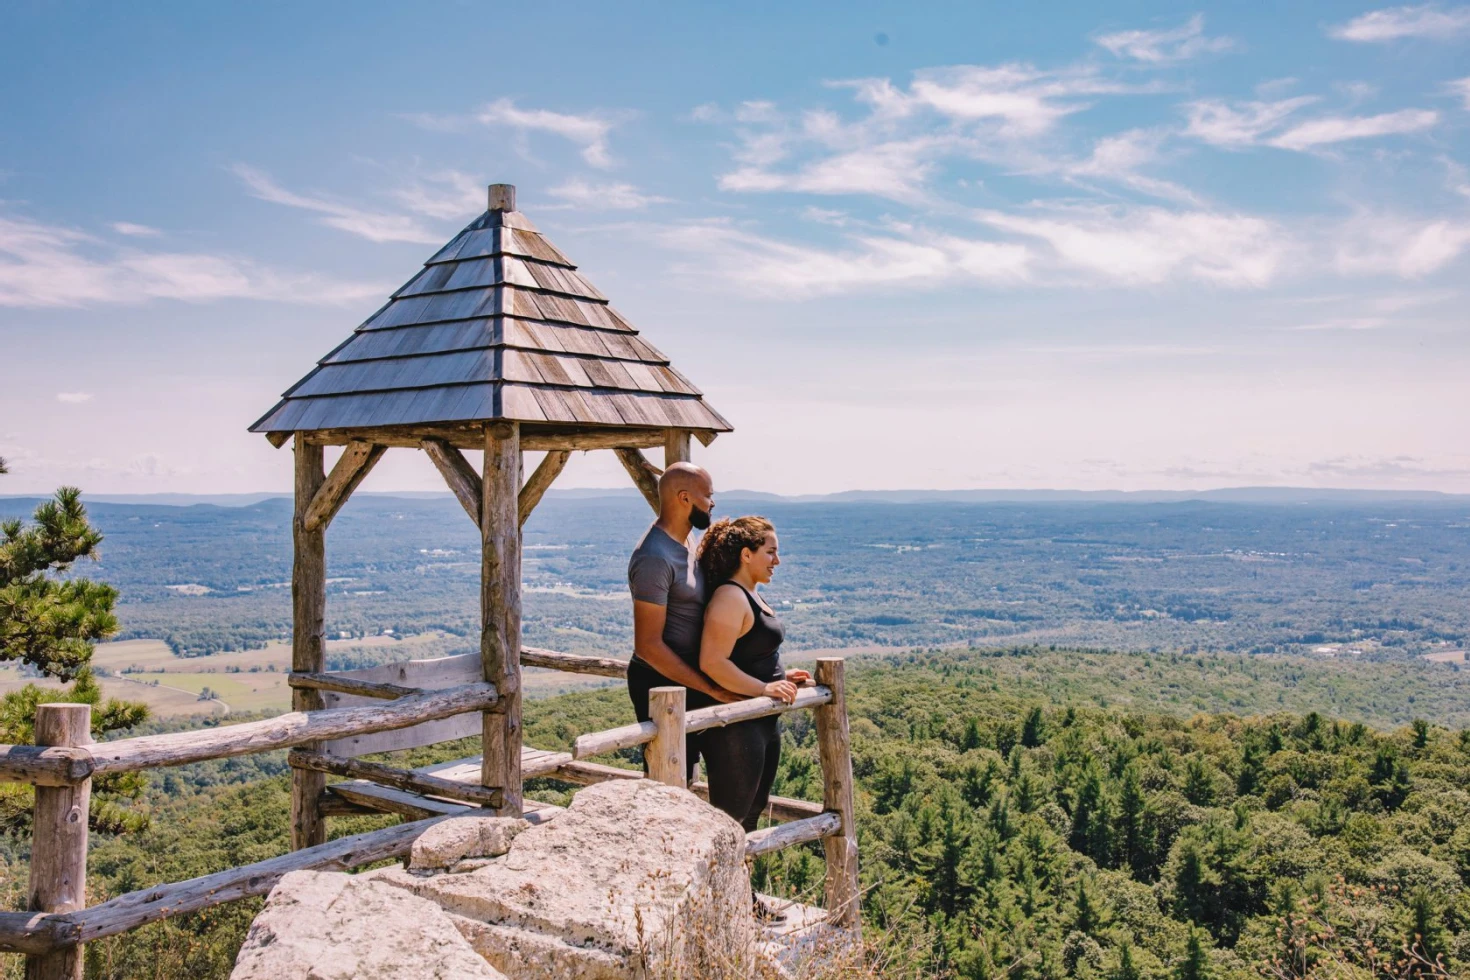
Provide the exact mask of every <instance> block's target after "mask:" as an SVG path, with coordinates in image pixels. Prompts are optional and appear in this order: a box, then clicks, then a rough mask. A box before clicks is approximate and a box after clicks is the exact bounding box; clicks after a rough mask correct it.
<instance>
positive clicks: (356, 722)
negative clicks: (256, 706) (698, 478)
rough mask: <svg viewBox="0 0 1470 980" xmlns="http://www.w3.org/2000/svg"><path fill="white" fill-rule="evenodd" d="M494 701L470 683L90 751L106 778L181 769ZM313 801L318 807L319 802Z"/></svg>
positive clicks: (488, 688) (488, 687)
mask: <svg viewBox="0 0 1470 980" xmlns="http://www.w3.org/2000/svg"><path fill="white" fill-rule="evenodd" d="M495 699H496V691H495V685H494V684H485V683H480V684H466V685H464V686H462V687H452V688H449V689H447V690H443V691H426V692H424V693H423V694H416V695H411V696H409V697H406V698H399V699H398V700H396V701H390V702H386V703H384V702H374V703H372V704H366V705H362V706H360V707H349V708H328V709H326V710H323V711H311V712H304V711H296V712H292V713H290V714H285V715H279V716H277V717H275V718H267V719H265V720H264V721H252V722H247V723H245V724H243V725H225V726H222V727H219V728H206V729H201V730H199V731H189V732H173V733H170V734H168V735H142V736H139V737H137V738H125V739H120V740H118V741H116V742H99V743H97V744H96V745H94V746H93V747H92V757H93V760H94V762H93V771H94V772H95V773H96V774H98V775H102V774H104V773H112V772H135V771H136V770H139V769H148V768H151V767H154V766H181V765H184V764H186V763H189V762H202V761H203V760H205V759H225V758H229V757H230V756H236V755H248V754H250V753H254V752H269V751H271V750H272V749H285V748H292V747H295V746H298V745H308V744H309V743H312V742H316V741H320V740H323V739H329V738H338V737H341V736H343V735H349V734H353V733H366V732H381V731H387V730H389V729H394V728H406V727H408V726H410V725H415V724H418V723H420V722H423V721H429V720H431V719H434V718H447V717H449V716H450V715H456V714H462V713H464V712H469V711H483V710H484V709H485V708H487V707H488V706H490V705H492V704H494V703H495ZM318 794H320V791H318ZM312 802H313V803H315V799H313V801H312Z"/></svg>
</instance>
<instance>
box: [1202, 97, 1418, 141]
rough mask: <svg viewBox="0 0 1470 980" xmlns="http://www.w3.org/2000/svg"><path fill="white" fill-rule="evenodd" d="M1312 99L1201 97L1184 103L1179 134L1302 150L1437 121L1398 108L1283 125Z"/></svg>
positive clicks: (1413, 129) (1397, 132)
mask: <svg viewBox="0 0 1470 980" xmlns="http://www.w3.org/2000/svg"><path fill="white" fill-rule="evenodd" d="M1316 101H1317V100H1316V98H1314V97H1313V96H1306V95H1303V96H1298V97H1296V98H1292V99H1280V100H1278V101H1275V102H1234V103H1230V102H1224V101H1221V100H1219V99H1202V100H1200V101H1197V102H1191V103H1189V104H1188V105H1186V106H1185V113H1186V115H1187V116H1188V119H1189V124H1188V126H1187V127H1186V128H1185V133H1186V135H1189V136H1193V137H1194V138H1196V139H1199V140H1202V141H1204V142H1206V143H1209V144H1211V145H1214V146H1221V147H1226V148H1235V149H1238V148H1241V147H1247V146H1260V145H1266V146H1274V147H1277V148H1279V149H1283V150H1298V151H1305V150H1311V149H1314V148H1316V147H1319V146H1328V145H1331V144H1334V143H1343V142H1347V141H1348V140H1358V139H1370V138H1373V137H1379V136H1395V135H1402V134H1406V133H1417V132H1421V131H1423V130H1425V129H1428V128H1430V127H1431V126H1433V125H1435V123H1437V122H1438V121H1439V114H1438V113H1437V112H1434V111H1432V110H1429V109H1400V110H1399V111H1397V112H1385V113H1381V114H1379V115H1376V116H1319V117H1317V118H1316V119H1307V120H1304V121H1302V122H1298V123H1296V124H1295V125H1292V126H1290V127H1287V125H1286V123H1287V120H1288V119H1289V118H1290V117H1291V116H1292V114H1293V113H1295V112H1296V111H1297V110H1298V109H1301V108H1302V107H1304V106H1308V105H1311V104H1312V103H1314V102H1316Z"/></svg>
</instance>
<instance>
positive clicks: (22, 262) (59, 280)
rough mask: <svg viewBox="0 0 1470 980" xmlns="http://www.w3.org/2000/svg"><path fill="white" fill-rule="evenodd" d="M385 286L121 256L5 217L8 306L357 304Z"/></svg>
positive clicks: (247, 264) (1, 301)
mask: <svg viewBox="0 0 1470 980" xmlns="http://www.w3.org/2000/svg"><path fill="white" fill-rule="evenodd" d="M381 294H382V287H381V286H379V285H370V284H365V283H351V282H340V281H334V280H329V279H323V278H322V277H319V276H313V275H299V274H285V273H280V272H277V271H275V270H272V269H269V268H266V267H263V266H261V265H259V264H258V263H255V262H253V261H251V260H249V259H244V258H238V257H234V256H225V255H209V254H193V253H179V252H146V251H139V250H137V249H117V248H113V247H111V246H107V245H105V244H103V243H101V242H98V241H97V240H96V239H94V238H92V237H91V236H89V235H86V234H83V233H81V232H78V231H74V230H72V229H69V228H63V227H60V226H55V225H46V224H42V223H40V222H37V221H31V220H29V219H25V218H9V217H4V216H0V306H10V307H22V308H44V307H80V306H92V305H97V304H105V303H125V304H134V303H144V302H147V301H149V300H154V299H174V300H184V301H189V302H207V301H211V300H220V299H261V300H280V301H284V302H296V303H333V304H335V303H351V302H358V301H361V300H363V299H367V298H370V297H372V296H376V295H381Z"/></svg>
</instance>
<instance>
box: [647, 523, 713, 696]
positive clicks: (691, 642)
mask: <svg viewBox="0 0 1470 980" xmlns="http://www.w3.org/2000/svg"><path fill="white" fill-rule="evenodd" d="M628 591H630V592H632V593H633V598H634V599H636V600H638V601H639V602H651V603H653V604H654V605H656V606H666V607H668V618H667V619H665V620H664V642H665V643H667V644H668V645H669V649H670V650H673V651H674V652H675V653H677V654H678V655H679V656H680V657H683V658H684V660H685V662H686V663H688V664H689V665H690V666H692V667H695V668H698V667H699V638H700V634H701V633H702V632H703V631H704V603H705V596H704V573H703V572H701V571H700V569H699V562H697V561H695V560H694V555H693V554H691V553H690V550H689V549H688V548H687V547H685V546H684V545H683V544H682V543H681V542H678V541H675V540H674V539H673V538H671V537H669V535H668V532H666V531H665V530H664V529H663V528H661V527H659V526H658V525H657V524H654V525H653V526H652V527H650V528H649V529H648V533H647V534H645V535H643V540H642V541H639V542H638V547H637V548H635V549H633V557H632V558H630V559H628Z"/></svg>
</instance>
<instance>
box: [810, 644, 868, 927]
mask: <svg viewBox="0 0 1470 980" xmlns="http://www.w3.org/2000/svg"><path fill="white" fill-rule="evenodd" d="M843 667H844V663H843V660H842V658H841V657H823V658H819V659H818V660H817V670H816V680H817V683H818V684H822V685H824V686H826V688H827V689H828V690H829V691H831V692H832V693H831V697H830V698H829V699H828V701H827V703H826V704H824V705H822V706H821V707H819V708H818V709H817V710H816V711H815V712H814V720H815V722H816V727H817V751H818V753H819V755H820V756H821V760H822V805H823V806H825V807H826V808H827V809H828V810H831V811H833V812H835V813H836V814H837V815H838V816H839V817H840V818H841V821H842V824H841V828H840V833H838V834H836V835H833V836H830V837H828V838H826V840H825V841H824V842H823V848H824V849H825V850H826V857H827V882H826V894H827V918H828V921H829V922H832V923H833V924H834V925H839V926H853V925H856V924H857V922H858V900H859V898H860V897H861V896H862V890H861V886H860V885H859V884H858V841H857V822H856V821H855V820H854V819H853V807H852V749H851V742H850V739H849V736H848V729H847V694H846V685H845V682H844V679H843Z"/></svg>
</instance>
